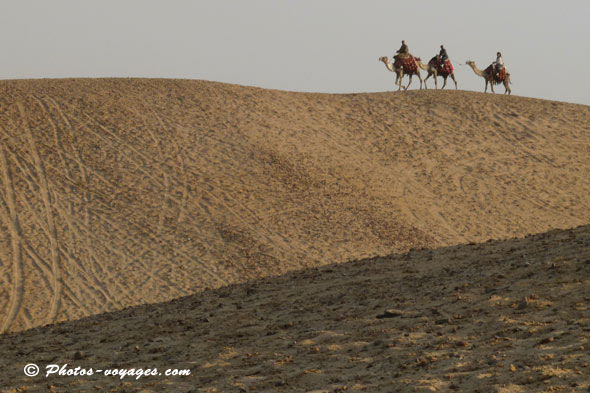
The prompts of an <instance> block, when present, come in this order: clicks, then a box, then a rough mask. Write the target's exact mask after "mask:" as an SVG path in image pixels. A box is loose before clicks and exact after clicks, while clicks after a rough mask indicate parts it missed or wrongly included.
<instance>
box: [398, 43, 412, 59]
mask: <svg viewBox="0 0 590 393" xmlns="http://www.w3.org/2000/svg"><path fill="white" fill-rule="evenodd" d="M396 53H397V55H399V56H400V57H405V56H407V55H409V54H410V50H409V49H408V46H407V45H406V41H402V46H401V47H400V48H399V49H398V50H397V52H396Z"/></svg>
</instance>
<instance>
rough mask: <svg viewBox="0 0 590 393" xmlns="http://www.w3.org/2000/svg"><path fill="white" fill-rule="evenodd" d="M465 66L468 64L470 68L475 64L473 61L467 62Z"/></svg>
mask: <svg viewBox="0 0 590 393" xmlns="http://www.w3.org/2000/svg"><path fill="white" fill-rule="evenodd" d="M465 64H467V65H468V66H472V67H473V66H474V65H475V63H474V62H473V60H467V61H466V62H465Z"/></svg>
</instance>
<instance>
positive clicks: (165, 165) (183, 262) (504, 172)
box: [0, 79, 590, 331]
mask: <svg viewBox="0 0 590 393" xmlns="http://www.w3.org/2000/svg"><path fill="white" fill-rule="evenodd" d="M0 93H1V94H0V127H1V129H0V143H1V144H0V168H1V173H0V179H1V184H0V201H1V204H0V219H1V224H0V331H18V330H22V329H27V328H33V327H36V326H40V325H44V324H48V323H54V322H58V321H65V320H72V319H77V318H80V317H84V316H88V315H93V314H97V313H101V312H105V311H114V310H119V309H122V308H124V307H128V306H134V305H139V304H143V303H153V302H160V301H167V300H171V299H174V298H177V297H179V296H183V295H188V294H192V293H196V292H198V291H201V290H203V289H205V288H216V287H219V286H222V285H226V284H230V283H236V282H241V281H244V280H251V279H255V278H259V277H264V276H268V275H278V274H284V273H286V272H288V271H291V270H294V269H301V268H309V267H314V266H320V265H325V264H328V263H335V262H344V261H347V260H354V259H359V258H365V257H370V256H375V255H386V254H391V253H396V252H405V251H407V250H409V249H411V248H421V247H427V248H435V247H441V246H448V245H455V244H459V243H467V242H482V241H485V240H487V239H490V238H508V237H513V236H523V235H526V234H529V233H540V232H544V231H547V230H549V229H552V228H571V227H574V226H577V225H582V224H587V223H588V217H590V178H589V177H588V176H587V175H586V174H587V173H590V160H589V151H590V129H589V127H590V126H589V125H590V107H587V106H582V105H574V104H566V103H557V102H550V101H542V100H536V99H528V98H522V97H515V96H512V97H504V96H493V95H489V94H488V95H485V94H481V93H472V92H462V91H458V92H456V91H442V92H441V91H414V92H408V93H407V94H400V93H374V94H349V95H330V94H308V93H305V94H304V93H291V92H283V91H272V90H264V89H257V88H250V87H242V86H235V85H227V84H220V83H213V82H204V81H185V80H150V79H79V80H74V79H72V80H35V81H2V82H0Z"/></svg>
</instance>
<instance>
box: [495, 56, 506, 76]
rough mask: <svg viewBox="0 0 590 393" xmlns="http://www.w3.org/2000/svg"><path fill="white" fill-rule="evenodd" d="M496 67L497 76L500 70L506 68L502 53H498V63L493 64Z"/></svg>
mask: <svg viewBox="0 0 590 393" xmlns="http://www.w3.org/2000/svg"><path fill="white" fill-rule="evenodd" d="M492 65H493V66H494V71H495V75H498V74H499V73H500V70H501V69H502V68H504V60H503V59H502V54H501V53H500V52H498V53H496V61H494V62H493V63H492Z"/></svg>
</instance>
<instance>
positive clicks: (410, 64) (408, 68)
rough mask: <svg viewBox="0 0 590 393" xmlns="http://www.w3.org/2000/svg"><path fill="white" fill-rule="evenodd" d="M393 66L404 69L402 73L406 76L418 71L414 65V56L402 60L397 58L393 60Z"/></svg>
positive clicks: (416, 65)
mask: <svg viewBox="0 0 590 393" xmlns="http://www.w3.org/2000/svg"><path fill="white" fill-rule="evenodd" d="M394 65H395V66H397V67H399V66H400V65H401V66H402V67H403V69H404V73H406V74H410V73H413V72H414V71H416V70H417V69H418V64H416V60H415V59H414V56H412V55H410V56H408V57H406V58H402V59H400V58H397V59H396V60H395V63H394Z"/></svg>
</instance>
